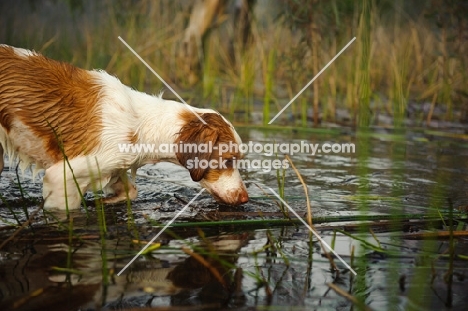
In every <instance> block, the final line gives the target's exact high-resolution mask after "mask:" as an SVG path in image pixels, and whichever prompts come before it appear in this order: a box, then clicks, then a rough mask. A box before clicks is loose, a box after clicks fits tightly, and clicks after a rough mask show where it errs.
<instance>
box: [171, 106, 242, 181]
mask: <svg viewBox="0 0 468 311" xmlns="http://www.w3.org/2000/svg"><path fill="white" fill-rule="evenodd" d="M200 116H201V118H202V119H203V120H204V121H205V122H206V124H203V123H202V122H201V121H200V120H199V119H198V118H197V116H196V115H194V114H193V113H192V112H191V111H184V112H183V113H181V115H180V117H181V119H182V120H183V121H184V124H185V125H184V126H182V128H181V130H180V132H179V135H178V137H177V139H176V144H179V142H181V141H183V142H184V143H188V144H207V143H209V142H210V141H211V142H212V143H213V146H217V145H219V144H220V143H223V144H229V142H236V140H235V138H234V135H233V129H232V128H231V127H230V125H229V124H228V123H226V121H225V120H224V119H223V118H222V117H221V116H220V115H219V114H217V113H204V114H201V115H200ZM176 156H177V159H178V160H179V162H180V163H181V164H182V165H184V166H186V164H187V161H188V160H190V159H191V160H193V159H195V158H196V157H198V159H199V160H202V159H204V160H208V161H209V160H211V159H214V160H219V158H220V155H219V149H218V150H216V149H214V150H213V152H212V153H208V152H196V153H182V152H177V154H176ZM221 157H222V158H223V159H232V158H233V157H237V158H239V157H240V153H238V152H234V153H231V152H227V153H223V154H222V156H221ZM189 171H190V176H191V177H192V180H194V181H200V180H201V179H202V178H204V179H205V180H206V181H208V182H213V181H216V180H218V178H219V176H220V175H221V173H223V174H226V173H227V174H228V175H230V174H232V171H233V168H232V166H231V167H228V168H227V169H210V168H207V169H202V168H193V169H190V170H189Z"/></svg>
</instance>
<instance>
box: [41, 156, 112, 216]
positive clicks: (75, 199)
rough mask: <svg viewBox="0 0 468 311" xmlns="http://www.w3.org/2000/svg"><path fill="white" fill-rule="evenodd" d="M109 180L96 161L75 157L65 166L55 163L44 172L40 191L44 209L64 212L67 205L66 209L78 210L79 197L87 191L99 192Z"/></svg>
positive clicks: (80, 200) (61, 162)
mask: <svg viewBox="0 0 468 311" xmlns="http://www.w3.org/2000/svg"><path fill="white" fill-rule="evenodd" d="M69 166H71V167H72V168H73V171H71V170H70V167H69ZM64 169H65V170H64ZM101 173H102V176H101ZM64 177H65V180H64ZM99 177H101V180H99ZM109 179H110V178H109V177H106V175H105V174H104V173H103V172H102V171H101V170H100V168H99V167H98V166H97V164H96V160H92V159H89V158H86V157H77V158H74V159H71V160H69V161H68V163H65V166H64V163H63V161H60V162H57V163H55V164H54V165H52V166H51V167H49V168H48V169H47V170H46V171H45V175H44V180H43V189H42V195H43V197H44V200H45V202H44V207H45V208H57V209H61V210H65V209H66V208H67V205H68V209H78V208H79V207H80V205H81V202H82V197H81V196H82V195H84V194H85V193H86V191H87V190H88V189H94V188H96V190H100V189H99V185H101V184H102V185H105V184H106V183H107V182H109ZM93 185H94V186H95V187H93ZM65 194H66V195H65Z"/></svg>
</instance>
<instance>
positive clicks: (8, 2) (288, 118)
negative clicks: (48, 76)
mask: <svg viewBox="0 0 468 311" xmlns="http://www.w3.org/2000/svg"><path fill="white" fill-rule="evenodd" d="M232 2H233V1H231V2H229V1H227V2H226V5H225V8H224V9H223V11H222V12H219V14H218V15H217V17H216V18H215V19H214V20H213V21H212V22H211V26H210V28H209V31H208V32H206V34H205V35H204V36H203V42H202V43H201V47H200V49H201V51H202V52H201V55H202V56H201V57H199V68H198V71H196V72H195V73H193V72H191V73H189V72H188V70H193V68H191V69H190V68H189V69H188V67H187V59H186V57H185V55H184V53H183V52H181V51H183V44H182V42H183V37H184V32H185V30H186V28H187V25H188V23H189V20H190V14H191V10H192V9H193V5H194V3H195V1H183V0H159V1H150V0H132V1H124V0H103V1H92V0H84V1H78V0H47V1H46V0H44V1H32V0H29V1H27V0H4V1H2V2H1V3H0V42H1V43H6V44H10V45H14V46H18V47H24V48H28V49H34V50H36V51H39V52H41V53H43V54H45V55H47V56H48V57H51V58H54V59H58V60H62V61H67V62H71V63H73V64H75V65H77V66H79V67H83V68H87V69H92V68H101V69H104V70H106V71H108V72H109V73H111V74H113V75H116V76H117V77H119V78H120V79H121V80H122V81H123V82H124V83H125V84H128V85H130V86H132V87H133V88H135V89H138V90H141V91H146V92H149V93H158V92H159V91H160V90H161V89H163V85H162V84H161V83H160V82H159V81H158V79H157V78H156V77H154V75H153V74H152V73H151V72H150V71H149V70H148V69H146V68H145V66H143V65H142V64H141V62H140V61H139V60H138V59H137V58H136V57H135V56H134V55H133V54H131V52H130V51H129V50H128V49H127V48H126V47H125V46H124V45H123V44H122V43H121V42H120V41H119V40H118V36H121V37H122V38H123V39H124V40H126V41H127V42H128V43H129V44H130V45H131V46H132V47H133V48H134V49H135V50H136V51H137V52H138V53H139V54H140V55H141V57H143V58H144V59H145V60H146V61H147V62H148V63H149V64H150V65H151V66H152V67H153V68H154V69H155V70H156V71H157V72H158V73H159V74H160V75H161V76H162V77H163V78H164V79H165V80H166V81H167V82H169V83H170V84H171V85H173V86H174V87H176V89H177V90H178V91H179V92H180V94H181V95H182V96H183V97H184V98H186V99H187V100H188V101H189V102H191V104H193V105H196V106H204V107H212V108H215V109H217V110H220V111H221V112H223V113H226V114H228V115H229V116H230V117H231V118H233V119H234V120H235V121H237V122H244V123H252V122H253V123H262V122H263V123H267V122H268V120H269V119H270V118H271V117H273V116H274V115H275V114H276V113H277V112H278V111H279V110H280V109H281V108H282V107H283V106H284V105H285V104H286V103H287V102H288V101H289V100H290V99H291V98H292V97H293V96H294V95H295V94H296V93H297V92H298V91H299V90H301V89H302V87H303V86H304V85H305V84H307V82H309V81H310V80H311V79H312V78H313V77H314V76H315V75H316V74H317V73H318V72H319V71H320V70H321V69H322V68H323V66H324V65H325V64H326V63H327V62H328V61H329V60H330V59H332V58H333V57H334V56H335V55H336V54H337V53H338V52H339V51H340V50H341V49H342V48H343V47H344V46H345V45H346V44H347V43H348V42H349V41H350V40H351V39H352V38H353V37H355V36H356V38H357V39H356V42H355V43H353V44H352V45H351V46H350V47H349V48H348V49H347V50H346V51H345V52H344V53H343V54H342V55H341V56H340V57H339V58H338V59H337V60H336V61H335V62H334V63H333V64H332V65H331V66H330V67H329V68H328V69H327V70H326V71H325V72H324V73H323V74H322V75H321V76H320V78H318V79H317V80H316V81H315V82H314V83H313V84H312V85H311V86H310V87H309V88H308V89H307V90H306V91H305V92H304V93H303V94H302V95H301V96H300V97H299V98H298V99H297V100H296V102H295V103H294V104H293V105H291V107H289V108H288V110H287V111H285V113H284V114H283V115H282V116H281V117H280V118H279V119H278V120H277V121H276V122H277V124H286V123H287V124H288V125H291V124H293V125H297V126H310V125H319V124H339V125H356V122H357V120H358V119H359V118H362V110H363V109H364V110H368V111H366V114H368V118H369V120H368V122H367V121H366V122H367V123H368V124H369V125H384V126H397V125H401V124H407V125H408V124H409V125H412V126H439V127H440V126H453V124H461V123H468V84H467V78H468V77H467V68H466V66H467V61H468V53H467V38H468V24H467V20H468V19H467V16H468V4H467V2H466V1H461V0H426V1H403V0H395V1H394V0H365V1H358V0H330V1H320V0H312V1H299V0H277V1H273V0H272V1H267V0H257V1H255V2H249V12H248V14H249V18H250V20H251V27H250V28H249V32H250V35H249V40H248V42H245V38H244V39H240V38H239V37H236V36H235V30H236V27H239V26H238V25H237V24H236V23H235V21H234V18H233V7H234V5H235V4H233V3H232ZM366 5H367V11H366V12H367V13H365V14H363V12H364V11H365V10H363V8H364V7H365V6H366ZM364 21H366V22H364ZM366 38H367V39H366ZM365 39H366V40H365ZM241 40H242V42H240V41H241ZM367 53H368V55H367ZM191 74H195V75H196V79H192V80H191V81H189V79H188V77H189V76H190V75H191ZM365 77H367V80H368V83H367V82H366V83H364V84H365V85H364V86H363V83H362V81H367V80H366V79H364V80H363V78H365ZM363 94H367V95H366V96H365V97H366V98H367V99H368V103H366V104H365V105H364V106H363V105H362V104H361V102H362V100H363ZM166 96H169V97H170V96H171V94H168V92H166Z"/></svg>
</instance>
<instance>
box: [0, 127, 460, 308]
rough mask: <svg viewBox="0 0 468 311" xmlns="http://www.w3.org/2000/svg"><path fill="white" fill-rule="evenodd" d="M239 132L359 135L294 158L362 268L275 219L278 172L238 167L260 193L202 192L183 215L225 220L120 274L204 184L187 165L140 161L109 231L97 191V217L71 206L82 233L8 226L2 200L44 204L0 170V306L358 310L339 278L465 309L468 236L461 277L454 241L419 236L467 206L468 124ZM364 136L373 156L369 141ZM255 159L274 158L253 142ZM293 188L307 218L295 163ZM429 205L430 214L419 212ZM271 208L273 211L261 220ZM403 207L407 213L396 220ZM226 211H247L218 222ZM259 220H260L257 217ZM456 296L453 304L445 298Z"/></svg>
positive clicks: (331, 234) (47, 220) (332, 239)
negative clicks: (233, 200) (237, 204)
mask: <svg viewBox="0 0 468 311" xmlns="http://www.w3.org/2000/svg"><path fill="white" fill-rule="evenodd" d="M239 132H240V134H241V136H242V138H243V140H244V142H247V141H249V140H252V141H255V142H263V143H271V142H273V140H275V141H276V142H288V143H298V144H300V142H301V141H308V142H310V143H321V144H323V143H355V144H356V153H354V154H350V153H338V154H324V153H318V154H316V155H314V156H312V155H310V154H298V155H293V156H291V159H292V161H293V163H294V164H295V166H296V167H297V169H298V170H299V171H300V173H301V175H302V176H303V178H304V181H305V183H306V184H307V187H308V192H309V198H310V200H311V205H312V212H313V216H314V219H315V220H316V228H317V231H318V232H319V233H320V235H321V236H322V237H323V239H324V240H325V241H326V242H327V244H329V245H334V249H335V251H336V252H337V253H338V254H339V255H340V256H341V257H342V258H343V260H344V261H345V262H346V263H348V264H352V266H353V268H354V269H355V270H356V272H357V276H353V275H352V273H351V272H350V271H349V270H348V269H346V267H345V266H344V264H343V263H341V262H340V261H339V260H338V259H336V258H335V260H334V263H335V265H336V267H337V269H338V270H335V268H334V267H332V266H331V264H330V261H329V260H328V258H327V257H326V256H325V255H324V250H323V249H322V247H321V246H320V243H318V242H317V239H315V238H312V239H311V238H310V235H309V232H308V230H307V229H305V228H304V226H302V225H301V224H299V223H295V224H292V223H289V224H287V223H286V224H285V223H283V224H282V225H280V226H274V220H275V219H281V218H283V216H282V213H281V212H280V211H279V208H278V204H277V202H275V200H274V198H273V196H272V194H271V193H269V191H268V190H267V188H266V187H271V188H273V189H274V190H275V191H278V180H277V175H276V171H275V170H272V171H270V172H264V171H262V170H255V169H248V170H244V171H243V172H242V175H243V178H244V180H245V181H246V184H247V187H248V191H249V194H250V196H251V200H250V202H249V203H248V204H246V205H245V206H243V207H242V208H237V209H236V208H231V207H228V206H220V205H218V204H216V203H215V202H214V201H213V200H212V199H211V197H210V196H209V195H207V194H204V195H202V197H201V198H200V199H199V200H197V202H195V203H194V204H193V207H192V208H191V209H189V210H188V211H187V212H186V213H184V214H182V215H181V217H180V218H179V219H178V220H177V223H178V224H182V223H184V222H190V223H193V222H196V221H203V222H210V221H211V222H213V221H219V224H220V225H219V226H209V225H208V224H207V225H201V226H192V225H187V226H185V227H174V228H171V229H170V230H167V231H166V232H164V233H163V234H162V235H161V236H160V238H159V239H158V240H157V242H160V243H161V247H160V248H157V249H156V250H154V251H153V252H152V253H151V254H150V255H143V256H140V257H139V258H138V259H137V260H136V261H135V262H134V263H133V264H132V265H131V266H130V267H129V268H128V269H127V270H125V271H124V272H123V274H122V276H117V273H118V272H119V271H121V269H122V268H123V267H124V266H125V265H126V264H127V263H128V262H129V261H130V260H131V259H132V258H133V256H134V255H135V254H136V253H137V252H138V251H139V250H140V249H141V248H142V247H143V245H145V244H146V241H149V240H151V239H152V238H153V237H154V236H155V234H157V233H158V232H159V230H160V227H159V228H158V227H156V226H154V221H162V222H165V221H168V220H170V219H171V218H172V217H173V216H174V215H175V213H176V212H177V211H178V210H180V208H182V207H183V206H184V205H185V204H186V202H188V201H189V200H190V199H191V198H192V197H193V196H194V195H195V194H196V193H197V192H198V189H199V188H197V185H196V184H195V183H192V182H189V181H188V180H189V175H188V173H187V172H186V171H185V170H184V169H181V168H178V167H175V166H172V165H158V166H147V167H144V168H142V169H140V170H139V172H138V173H139V177H138V178H137V185H138V187H139V197H138V199H137V200H135V201H134V202H133V204H132V211H133V212H132V213H133V214H132V215H131V217H130V216H129V215H128V213H127V206H126V205H125V204H120V205H114V206H109V207H107V208H106V210H105V218H106V224H107V226H106V228H107V232H106V233H105V234H104V233H103V227H102V226H100V225H99V221H98V217H97V214H98V213H97V212H96V209H97V208H96V206H95V204H94V203H93V200H92V198H91V196H88V197H87V199H88V201H87V202H88V205H89V217H88V218H87V217H86V213H85V212H84V211H83V210H82V211H76V212H73V213H72V218H73V224H72V225H73V233H74V234H73V235H72V234H71V233H70V231H69V230H68V226H69V225H70V222H69V221H68V220H66V215H65V214H64V213H58V212H54V213H45V214H44V213H42V212H39V213H37V214H36V215H34V217H33V218H34V220H33V224H34V225H33V226H32V227H26V228H25V229H24V230H22V231H21V232H20V233H19V234H17V235H16V236H14V237H13V236H12V234H13V232H14V229H11V228H10V227H8V226H9V224H11V223H15V222H16V221H15V218H14V217H13V216H12V214H11V211H10V210H8V208H7V207H6V206H7V205H9V206H10V207H11V208H12V210H13V211H14V212H15V214H16V217H17V219H18V220H19V221H20V222H24V221H25V220H26V216H25V213H24V211H23V208H26V209H27V210H28V213H29V214H30V215H31V214H32V213H34V211H35V209H36V207H37V204H36V203H35V200H36V199H38V198H39V197H40V188H41V187H40V184H39V183H32V182H31V181H28V179H27V178H25V180H24V181H22V183H21V186H22V191H23V193H24V196H25V198H24V199H22V198H21V191H20V189H19V187H18V185H17V179H16V174H15V172H14V170H13V171H7V172H4V173H3V175H2V177H1V179H0V188H1V189H2V197H4V198H5V199H4V202H3V203H1V205H0V208H1V211H0V217H1V218H0V221H1V225H2V226H1V227H0V236H1V238H0V241H5V239H8V238H11V241H10V242H9V243H7V244H6V245H5V246H4V247H3V248H2V249H1V250H0V276H1V281H0V309H2V310H11V309H14V310H44V309H49V310H96V309H101V310H110V309H116V308H120V309H130V308H143V307H147V308H148V307H164V306H166V307H170V306H172V307H174V306H177V308H182V307H186V308H188V307H190V306H192V307H194V308H195V309H213V310H218V309H239V308H240V309H247V308H249V307H258V308H260V307H261V308H266V309H268V308H270V309H281V310H284V309H285V306H288V307H290V308H291V309H293V310H310V309H315V310H330V309H334V310H350V309H351V308H352V303H351V302H350V301H349V300H348V299H346V298H344V297H342V296H340V295H338V294H337V293H336V292H335V291H334V290H331V289H330V287H329V286H328V285H327V284H329V283H334V284H335V285H337V286H338V287H339V288H341V289H342V290H343V291H345V292H349V293H350V295H351V296H354V297H355V298H357V299H362V301H364V302H365V304H366V305H367V306H369V307H370V308H372V309H374V310H390V309H391V310H395V309H402V310H403V309H411V308H413V309H415V310H421V309H432V310H443V309H447V310H449V309H450V310H465V309H466V305H467V304H468V298H467V297H466V295H465V292H466V290H464V288H466V283H467V281H466V276H467V275H468V269H467V268H466V267H467V265H466V260H467V259H466V256H467V255H468V240H467V238H466V237H460V238H458V239H456V241H455V244H454V251H455V254H456V255H461V256H459V257H456V258H455V260H454V261H453V272H454V273H453V280H452V281H451V282H448V281H447V280H449V279H447V276H448V275H449V274H447V271H448V269H449V260H448V256H447V254H448V250H449V242H448V240H447V239H426V240H421V239H412V237H413V236H414V235H415V234H419V233H425V232H437V231H442V230H445V229H447V225H448V222H447V220H446V222H445V223H444V222H443V221H442V220H441V218H440V216H439V212H440V213H441V214H444V215H446V213H447V211H448V208H449V205H450V204H451V205H452V206H453V207H454V208H455V211H456V212H457V213H458V210H462V211H463V210H466V207H467V206H468V198H467V193H468V191H467V190H468V183H467V179H468V177H467V176H468V163H467V162H468V161H466V159H467V156H468V144H467V143H466V140H464V138H463V136H460V135H458V136H457V135H450V136H449V137H447V136H446V135H445V136H444V135H442V134H443V133H438V132H424V131H410V130H408V131H406V132H404V133H401V134H398V133H394V132H391V131H389V130H383V129H380V130H376V131H375V132H373V133H372V135H369V136H362V135H361V136H359V135H358V136H356V134H355V133H354V132H352V131H347V130H343V129H339V130H330V131H321V132H314V131H307V132H295V131H290V130H283V131H268V132H266V131H264V130H261V129H253V128H249V129H239ZM366 147H368V148H369V152H368V155H367V157H366V156H365V153H364V156H363V149H362V148H366ZM359 148H361V149H359ZM246 159H249V160H254V159H261V160H267V159H270V160H271V159H274V157H268V156H266V155H262V154H248V155H247V157H246ZM363 159H364V160H365V161H366V164H365V165H364V166H363V165H360V163H362V160H363ZM284 188H285V200H286V202H287V203H288V204H289V205H290V206H291V207H292V208H294V209H295V210H296V211H297V212H298V213H299V214H300V215H301V216H305V212H306V208H305V207H306V200H305V197H304V189H303V185H302V184H301V182H300V181H299V179H298V178H297V175H296V173H295V172H294V171H293V170H292V169H287V170H286V171H285V185H284ZM382 215H394V220H393V221H391V222H388V221H386V220H383V219H384V216H382ZM424 215H425V216H428V217H432V218H431V220H430V221H429V220H425V219H422V218H421V217H420V216H424ZM345 216H346V217H348V218H347V219H345V218H341V217H345ZM357 216H365V217H368V218H369V219H368V221H367V222H366V223H367V224H369V226H368V227H366V228H364V229H363V227H362V226H359V225H358V224H359V222H358V221H353V220H355V218H353V217H357ZM370 216H372V217H370ZM262 217H263V218H266V219H270V221H267V220H266V221H263V222H262V221H261V219H262ZM398 217H399V218H398ZM404 217H407V218H408V219H404V220H400V221H397V220H398V219H402V218H404ZM461 218H463V217H458V216H457V217H456V219H458V221H456V223H455V225H456V227H455V229H456V230H458V231H462V230H465V231H466V217H465V218H464V219H461ZM377 219H379V220H377ZM229 220H234V221H237V222H235V223H234V224H231V225H230V224H229V223H226V222H221V221H229ZM252 220H257V222H251V223H250V224H249V225H247V221H252ZM319 220H322V221H324V222H322V223H319ZM372 220H375V221H372ZM242 221H243V222H242ZM179 226H180V225H179ZM369 228H370V229H372V231H371V230H370V229H369ZM335 230H342V231H344V232H346V233H347V234H350V235H351V236H347V235H345V234H343V233H341V232H338V231H335ZM138 239H139V240H140V241H142V242H141V243H142V244H141V245H138ZM379 245H380V248H379ZM70 246H71V247H70ZM463 256H464V257H463ZM67 262H69V263H68V264H67ZM103 262H104V264H103ZM64 269H65V270H64ZM67 269H68V270H67ZM66 271H68V272H74V273H72V274H67V273H65V272H66ZM103 279H104V281H103ZM106 279H107V281H106ZM450 299H451V304H452V308H449V307H447V306H448V305H450Z"/></svg>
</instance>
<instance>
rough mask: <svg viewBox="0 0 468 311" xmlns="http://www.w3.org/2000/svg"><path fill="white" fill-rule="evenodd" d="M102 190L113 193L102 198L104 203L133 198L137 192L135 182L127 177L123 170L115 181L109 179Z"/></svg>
mask: <svg viewBox="0 0 468 311" xmlns="http://www.w3.org/2000/svg"><path fill="white" fill-rule="evenodd" d="M104 191H105V193H109V194H113V196H111V197H108V198H104V199H103V200H102V201H103V203H106V204H110V203H118V202H125V201H127V200H134V199H135V198H136V197H137V194H138V191H137V188H136V186H135V184H134V183H133V182H132V181H131V180H130V179H129V178H128V176H127V172H126V171H123V172H122V173H121V174H120V176H119V177H118V178H117V179H116V180H115V182H112V181H111V182H110V183H109V184H108V185H107V187H106V188H105V189H104Z"/></svg>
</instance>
